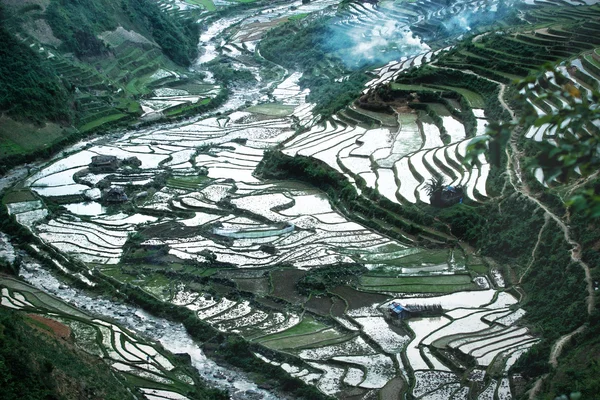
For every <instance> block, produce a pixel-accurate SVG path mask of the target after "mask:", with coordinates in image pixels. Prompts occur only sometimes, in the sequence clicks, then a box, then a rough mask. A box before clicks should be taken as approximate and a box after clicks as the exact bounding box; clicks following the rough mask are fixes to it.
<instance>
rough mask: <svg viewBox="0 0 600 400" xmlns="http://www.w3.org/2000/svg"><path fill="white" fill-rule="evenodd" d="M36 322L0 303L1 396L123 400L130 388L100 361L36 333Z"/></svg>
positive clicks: (8, 398)
mask: <svg viewBox="0 0 600 400" xmlns="http://www.w3.org/2000/svg"><path fill="white" fill-rule="evenodd" d="M34 326H35V321H33V320H30V319H27V318H26V317H24V316H23V315H22V314H20V313H18V312H16V311H12V310H8V309H7V308H4V307H0V388H2V399H4V400H37V399H62V398H66V396H65V391H67V392H68V396H69V397H70V398H77V397H78V398H102V399H109V400H111V399H114V400H119V399H126V398H130V397H131V393H130V392H129V390H128V389H127V388H126V387H125V386H124V385H123V383H122V382H120V381H119V380H118V379H117V378H115V376H114V375H113V373H112V372H111V370H110V367H109V366H108V365H106V364H104V363H98V362H93V361H91V360H90V358H89V355H87V354H84V353H83V352H80V351H78V350H76V349H75V348H74V347H73V346H65V345H62V344H60V343H59V342H58V341H56V340H54V339H53V338H52V337H51V336H50V335H48V334H46V333H41V332H39V331H38V329H44V328H43V327H39V328H36V327H34Z"/></svg>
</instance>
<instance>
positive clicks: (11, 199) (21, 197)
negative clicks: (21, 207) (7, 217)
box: [2, 189, 37, 204]
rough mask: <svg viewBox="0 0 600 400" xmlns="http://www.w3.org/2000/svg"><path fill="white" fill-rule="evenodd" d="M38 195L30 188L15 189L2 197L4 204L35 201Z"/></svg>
mask: <svg viewBox="0 0 600 400" xmlns="http://www.w3.org/2000/svg"><path fill="white" fill-rule="evenodd" d="M34 200H37V197H35V195H34V194H33V193H32V192H31V190H29V189H25V190H14V191H12V192H8V193H7V194H6V195H5V196H4V198H3V199H2V203H3V204H10V203H20V202H23V201H34Z"/></svg>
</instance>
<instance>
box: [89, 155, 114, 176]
mask: <svg viewBox="0 0 600 400" xmlns="http://www.w3.org/2000/svg"><path fill="white" fill-rule="evenodd" d="M117 168H119V160H118V159H117V157H115V156H103V155H100V156H94V157H92V163H91V164H90V169H91V170H92V171H102V172H114V171H116V170H117Z"/></svg>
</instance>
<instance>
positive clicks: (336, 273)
mask: <svg viewBox="0 0 600 400" xmlns="http://www.w3.org/2000/svg"><path fill="white" fill-rule="evenodd" d="M366 271H367V268H365V267H364V266H362V265H360V264H338V265H330V266H327V267H322V268H313V269H310V270H308V271H307V272H306V275H304V276H303V277H302V279H301V280H300V281H299V282H298V283H297V286H298V290H299V291H300V293H303V294H307V295H308V294H311V293H315V294H320V293H325V292H326V291H327V290H328V289H331V288H333V287H336V286H340V285H348V284H350V283H351V282H352V281H355V280H356V278H357V277H359V276H361V275H362V274H364V273H365V272H366Z"/></svg>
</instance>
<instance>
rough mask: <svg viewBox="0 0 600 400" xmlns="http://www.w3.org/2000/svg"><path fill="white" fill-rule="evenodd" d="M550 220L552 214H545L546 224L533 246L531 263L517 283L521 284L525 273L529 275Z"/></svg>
mask: <svg viewBox="0 0 600 400" xmlns="http://www.w3.org/2000/svg"><path fill="white" fill-rule="evenodd" d="M549 222H550V216H549V215H548V214H544V225H542V229H540V232H539V233H538V238H537V242H535V246H533V250H532V251H531V261H530V262H529V265H528V266H527V268H526V269H525V271H523V273H522V274H521V277H520V278H519V281H518V282H517V284H519V285H520V284H521V282H522V281H523V277H524V276H525V275H527V273H528V272H529V270H530V269H531V266H532V265H533V263H534V262H535V253H536V252H537V248H538V246H539V245H540V242H541V241H542V233H544V229H546V227H547V226H548V223H549Z"/></svg>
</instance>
